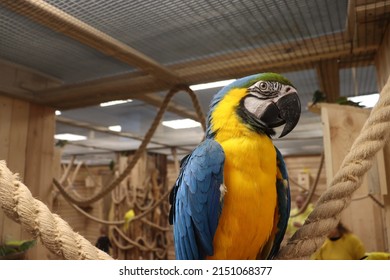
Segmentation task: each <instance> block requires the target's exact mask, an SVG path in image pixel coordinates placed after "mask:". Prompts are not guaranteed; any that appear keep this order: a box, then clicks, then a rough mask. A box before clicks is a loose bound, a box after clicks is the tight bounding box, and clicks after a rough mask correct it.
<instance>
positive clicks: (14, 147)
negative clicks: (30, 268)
mask: <svg viewBox="0 0 390 280" xmlns="http://www.w3.org/2000/svg"><path fill="white" fill-rule="evenodd" d="M54 133H55V114H54V110H53V109H51V108H48V107H44V106H40V105H35V104H31V103H29V102H25V101H20V100H18V99H13V98H8V97H4V96H0V159H1V160H6V162H7V165H8V167H9V168H10V170H11V171H12V172H14V173H19V174H20V177H21V179H22V181H23V182H24V183H25V185H26V186H28V187H29V189H30V191H31V192H32V194H33V196H34V197H36V198H38V199H39V200H41V201H43V202H44V203H47V198H48V193H49V189H50V187H51V181H52V159H53V147H54ZM28 238H31V237H30V236H29V235H27V233H25V232H23V231H22V230H21V227H20V226H19V224H17V223H15V222H13V221H12V220H10V219H8V218H7V217H5V215H4V212H3V211H0V240H19V239H28ZM44 250H46V249H43V247H41V246H40V245H38V246H36V248H34V249H33V250H31V252H29V257H30V258H34V259H36V258H43V257H44V255H45V253H44Z"/></svg>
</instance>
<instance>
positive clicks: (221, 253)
mask: <svg viewBox="0 0 390 280" xmlns="http://www.w3.org/2000/svg"><path fill="white" fill-rule="evenodd" d="M238 91H239V90H238ZM238 94H240V92H238ZM241 94H242V92H241ZM225 100H226V98H225V99H224V100H223V101H221V103H222V102H224V101H225ZM227 102H230V101H229V100H228V101H227ZM231 102H232V103H234V102H237V100H236V101H231ZM235 104H237V103H235ZM228 105H229V104H223V103H222V104H220V105H218V106H225V110H222V111H219V113H218V110H216V112H217V113H218V114H219V115H218V116H215V115H214V116H215V118H214V120H218V121H213V122H212V125H213V126H214V129H217V131H218V132H217V134H216V136H215V140H216V141H217V142H219V143H220V144H221V146H222V148H223V150H224V152H225V165H224V185H225V187H226V193H225V196H224V205H223V209H222V213H221V217H220V220H219V224H218V228H217V232H216V235H215V237H214V256H213V257H212V258H215V259H254V258H256V255H257V253H258V252H259V251H261V248H262V246H263V245H264V244H265V243H266V242H267V240H268V238H269V236H270V234H271V231H272V228H273V226H274V213H275V208H276V173H277V165H276V151H275V148H274V146H273V144H272V141H271V139H270V138H269V137H268V136H266V135H260V134H258V133H256V132H254V131H252V130H251V129H249V128H248V127H247V126H246V125H245V124H243V123H242V122H240V120H239V119H238V118H237V116H236V115H235V110H234V107H231V106H230V107H229V106H228ZM219 109H221V108H219ZM229 110H230V111H229ZM221 117H222V119H221Z"/></svg>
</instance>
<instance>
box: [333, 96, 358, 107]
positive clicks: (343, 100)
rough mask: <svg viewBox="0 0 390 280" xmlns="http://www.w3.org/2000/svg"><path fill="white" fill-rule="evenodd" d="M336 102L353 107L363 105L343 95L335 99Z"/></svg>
mask: <svg viewBox="0 0 390 280" xmlns="http://www.w3.org/2000/svg"><path fill="white" fill-rule="evenodd" d="M336 103H337V104H340V105H348V106H354V107H359V108H364V106H363V105H360V102H354V101H351V100H348V98H347V97H345V96H341V97H339V98H338V99H337V100H336Z"/></svg>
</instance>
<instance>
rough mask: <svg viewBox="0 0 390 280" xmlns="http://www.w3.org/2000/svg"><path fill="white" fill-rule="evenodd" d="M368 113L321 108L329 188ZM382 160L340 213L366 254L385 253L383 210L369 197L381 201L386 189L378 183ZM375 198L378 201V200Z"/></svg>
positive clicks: (338, 107)
mask: <svg viewBox="0 0 390 280" xmlns="http://www.w3.org/2000/svg"><path fill="white" fill-rule="evenodd" d="M369 113H370V111H369V110H368V109H361V108H356V107H351V106H341V105H337V104H321V117H322V122H323V123H324V150H325V164H326V173H327V181H328V186H329V184H330V181H331V180H332V178H333V177H334V175H335V174H336V172H337V170H338V169H339V167H340V165H341V163H342V161H343V160H344V158H345V156H346V155H347V153H348V152H349V149H350V148H351V146H352V143H353V142H354V140H355V139H356V137H357V136H358V135H359V133H360V130H361V128H362V127H363V124H364V123H365V121H366V119H367V118H368V115H369ZM383 160H384V157H383V156H377V157H376V162H375V163H374V168H372V169H371V170H370V171H369V172H368V175H366V176H365V178H364V179H363V182H362V186H361V187H360V188H359V189H358V190H357V191H356V193H355V194H354V195H353V197H352V202H351V204H350V206H349V207H348V208H346V209H345V210H344V211H343V213H342V221H343V223H345V224H346V225H347V227H349V228H350V229H351V230H352V231H353V232H354V233H355V234H357V235H358V236H359V237H360V238H361V239H362V241H363V243H364V245H365V247H366V250H367V251H368V252H370V251H385V250H386V248H385V247H386V241H385V233H384V231H385V229H384V225H383V214H384V213H383V210H382V209H381V208H380V207H379V206H378V205H377V204H376V203H375V202H374V201H372V199H371V198H370V197H369V196H368V195H369V194H374V189H375V192H376V194H375V195H376V198H377V199H378V200H380V201H382V196H383V195H384V194H385V193H384V192H386V191H385V189H386V186H378V187H376V188H374V187H372V185H374V184H381V183H383V181H380V180H377V178H380V177H381V176H383V174H384V173H385V172H386V170H385V169H384V168H383V167H384V163H383ZM377 196H378V197H377Z"/></svg>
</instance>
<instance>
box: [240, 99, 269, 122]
mask: <svg viewBox="0 0 390 280" xmlns="http://www.w3.org/2000/svg"><path fill="white" fill-rule="evenodd" d="M269 102H270V101H266V100H262V99H258V98H256V97H251V96H249V97H247V98H245V100H244V106H245V109H247V110H248V112H250V113H251V114H253V115H255V116H256V117H257V118H260V116H261V115H262V113H263V112H264V111H265V109H266V108H267V106H268V105H269Z"/></svg>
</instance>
